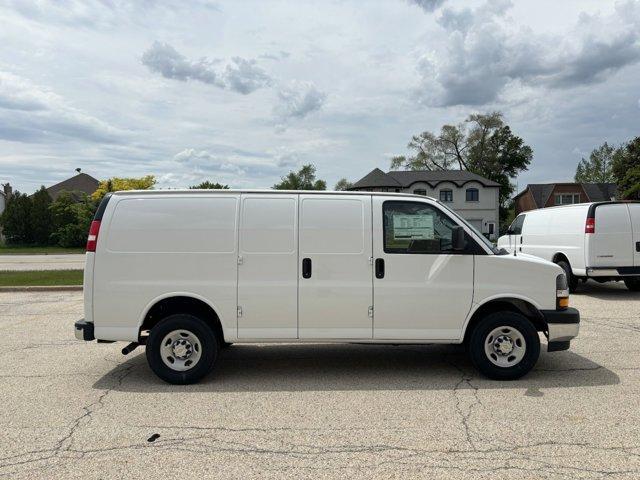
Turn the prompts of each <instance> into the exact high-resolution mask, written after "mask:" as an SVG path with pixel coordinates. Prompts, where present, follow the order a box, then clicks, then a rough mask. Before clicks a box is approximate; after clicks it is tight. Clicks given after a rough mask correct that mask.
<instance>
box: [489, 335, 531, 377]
mask: <svg viewBox="0 0 640 480" xmlns="http://www.w3.org/2000/svg"><path fill="white" fill-rule="evenodd" d="M526 352H527V342H526V341H525V339H524V335H522V333H521V332H520V331H519V330H518V329H516V328H514V327H509V326H507V325H503V326H501V327H497V328H494V329H493V330H491V331H490V332H489V334H488V335H487V336H486V337H485V339H484V353H485V355H486V356H487V358H488V359H489V361H490V362H491V363H493V364H494V365H496V366H498V367H501V368H508V367H513V366H515V365H517V364H518V363H520V362H521V361H522V359H523V358H524V355H525V353H526Z"/></svg>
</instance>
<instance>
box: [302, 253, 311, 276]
mask: <svg viewBox="0 0 640 480" xmlns="http://www.w3.org/2000/svg"><path fill="white" fill-rule="evenodd" d="M302 278H311V259H310V258H303V259H302Z"/></svg>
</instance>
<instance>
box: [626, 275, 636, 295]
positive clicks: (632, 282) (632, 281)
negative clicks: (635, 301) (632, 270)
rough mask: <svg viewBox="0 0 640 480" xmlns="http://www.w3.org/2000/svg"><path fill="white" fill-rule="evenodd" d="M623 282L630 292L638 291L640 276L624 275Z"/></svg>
mask: <svg viewBox="0 0 640 480" xmlns="http://www.w3.org/2000/svg"><path fill="white" fill-rule="evenodd" d="M624 284H625V285H626V286H627V288H628V289H629V290H631V291H632V292H640V277H626V278H625V279H624Z"/></svg>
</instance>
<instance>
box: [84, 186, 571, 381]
mask: <svg viewBox="0 0 640 480" xmlns="http://www.w3.org/2000/svg"><path fill="white" fill-rule="evenodd" d="M568 295H569V294H568V289H567V284H566V277H565V275H564V273H563V271H562V269H561V268H560V267H558V266H557V265H554V264H553V263H550V262H547V261H544V260H541V259H538V258H535V257H530V256H526V255H518V256H513V255H508V254H506V252H505V251H504V250H503V251H498V250H497V249H496V248H494V247H493V246H492V244H491V243H489V242H488V241H487V240H486V239H485V238H484V237H483V236H482V235H480V234H479V233H478V232H476V231H475V230H474V229H473V227H471V226H470V225H469V224H468V223H467V222H465V220H463V219H462V218H460V217H459V216H458V215H456V214H455V213H454V212H452V211H451V210H449V209H448V208H447V207H446V206H444V205H443V204H441V203H439V202H437V201H436V200H434V199H431V198H426V197H423V196H416V195H403V194H396V193H394V194H385V193H364V192H349V193H343V192H298V191H232V190H227V191H211V190H206V191H202V190H201V191H198V190H190V191H186V192H185V191H145V192H138V191H129V192H116V193H113V194H111V195H109V196H107V197H105V199H104V200H103V201H102V203H101V204H100V207H99V208H98V211H97V212H96V215H95V219H94V221H93V223H92V225H91V230H90V233H89V238H88V242H87V257H86V267H85V273H84V300H85V312H84V314H85V318H84V319H83V320H80V321H78V322H76V324H75V332H76V337H77V338H79V339H83V340H94V339H98V341H102V342H105V341H116V340H123V341H128V342H131V343H130V344H129V345H128V346H127V347H125V348H124V349H123V353H125V354H126V353H129V352H130V351H132V350H133V349H134V348H136V347H137V346H138V345H145V346H146V356H147V360H148V362H149V365H150V367H151V369H152V370H153V371H154V372H155V373H156V374H157V375H158V376H159V377H160V378H162V379H163V380H165V381H167V382H171V383H193V382H196V381H198V380H199V379H200V378H202V377H203V376H204V375H206V374H207V373H208V372H209V371H210V370H211V368H212V366H213V364H214V362H215V360H216V357H217V355H218V352H219V350H220V349H221V348H224V347H226V346H228V345H229V344H231V343H241V342H247V343H248V342H251V343H254V342H286V343H293V342H358V343H364V342H366V343H390V344H398V343H412V344H420V343H452V344H460V343H465V344H466V345H467V347H468V350H469V353H470V356H471V359H472V361H473V363H474V364H475V365H476V367H477V368H478V369H479V370H480V371H482V372H483V373H484V374H485V375H487V376H489V377H491V378H496V379H514V378H518V377H520V376H522V375H524V374H525V373H527V372H528V371H529V370H530V369H531V368H532V367H533V366H534V364H535V363H536V361H537V359H538V356H539V352H540V338H539V334H538V332H543V333H544V334H545V335H546V336H547V338H548V351H556V350H565V349H567V348H569V342H570V341H571V339H573V338H574V337H575V336H576V335H577V334H578V327H579V313H578V311H577V310H575V309H573V308H569V307H568V302H569V299H568Z"/></svg>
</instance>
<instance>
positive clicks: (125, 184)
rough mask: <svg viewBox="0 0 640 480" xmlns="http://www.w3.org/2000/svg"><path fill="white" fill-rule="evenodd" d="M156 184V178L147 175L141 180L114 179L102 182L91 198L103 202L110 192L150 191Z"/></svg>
mask: <svg viewBox="0 0 640 480" xmlns="http://www.w3.org/2000/svg"><path fill="white" fill-rule="evenodd" d="M155 184H156V177H154V176H153V175H147V176H145V177H140V178H120V177H113V178H109V179H108V180H102V181H101V182H100V185H98V188H97V190H96V191H95V192H93V194H92V195H91V198H92V199H93V200H96V201H99V200H102V197H104V196H105V195H106V194H107V193H108V192H117V191H120V190H149V189H152V188H153V186H154V185H155Z"/></svg>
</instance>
